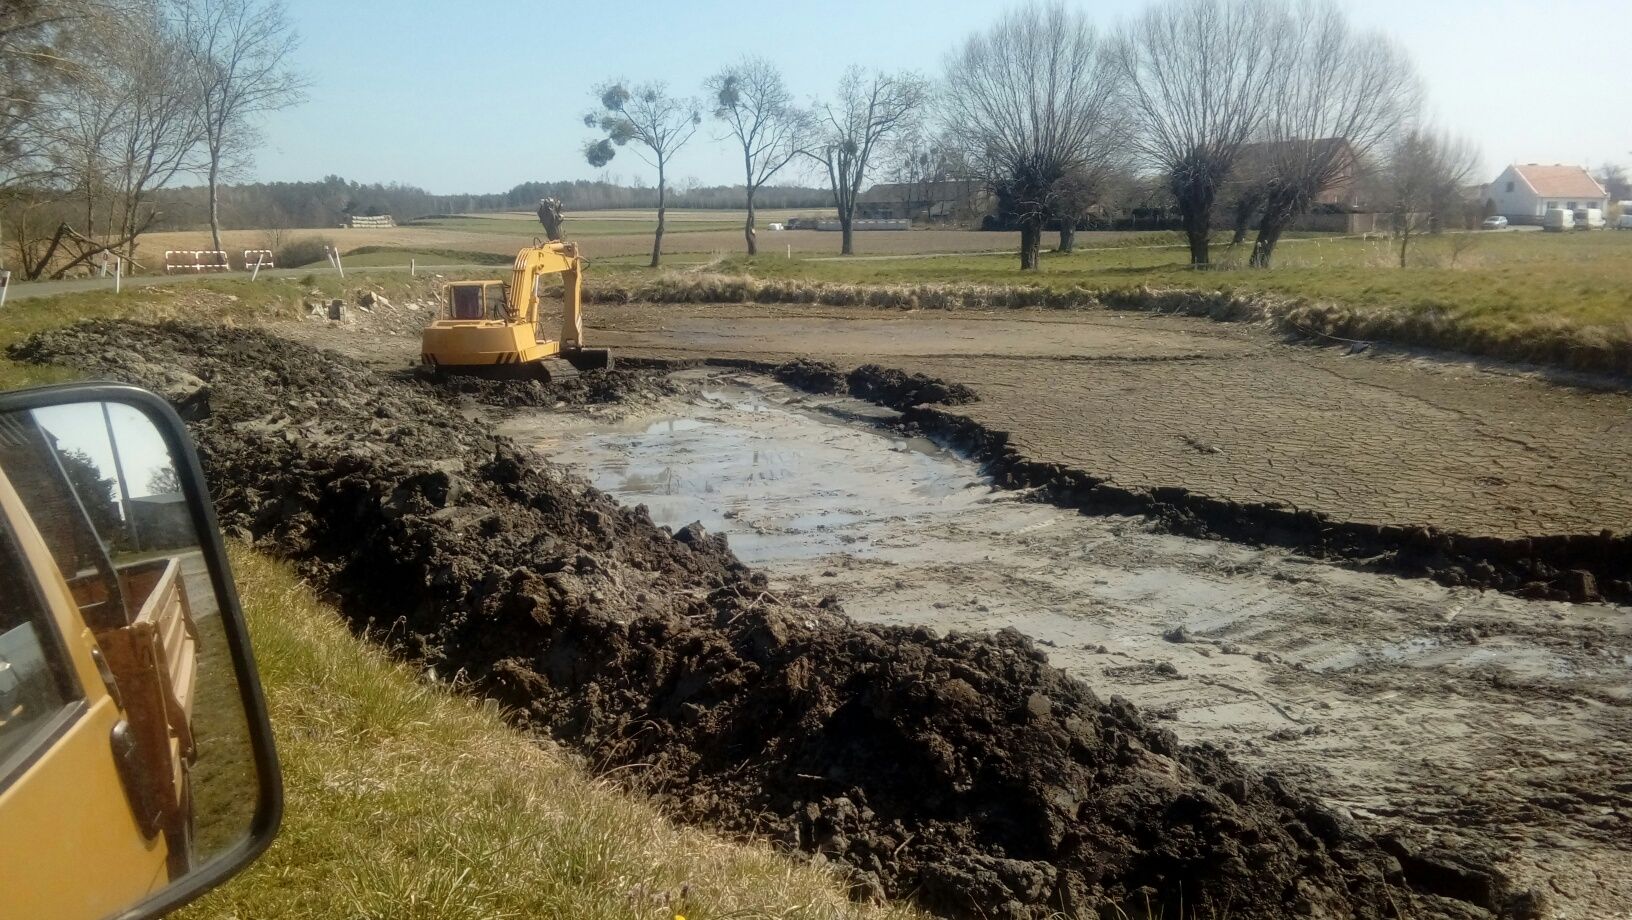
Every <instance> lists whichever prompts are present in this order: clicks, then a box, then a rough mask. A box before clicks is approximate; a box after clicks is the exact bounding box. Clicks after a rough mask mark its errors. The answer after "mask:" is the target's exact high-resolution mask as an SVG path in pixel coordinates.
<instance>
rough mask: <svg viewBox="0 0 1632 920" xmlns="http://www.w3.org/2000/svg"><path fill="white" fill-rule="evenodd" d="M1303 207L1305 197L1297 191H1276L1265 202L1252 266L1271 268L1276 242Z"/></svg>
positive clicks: (1253, 249)
mask: <svg viewBox="0 0 1632 920" xmlns="http://www.w3.org/2000/svg"><path fill="white" fill-rule="evenodd" d="M1302 209H1303V199H1302V196H1300V195H1299V194H1298V193H1297V192H1296V191H1285V192H1274V193H1271V194H1270V196H1269V198H1268V199H1267V200H1266V201H1265V203H1264V217H1263V220H1261V221H1260V222H1259V224H1258V239H1257V240H1255V241H1254V242H1253V244H1252V267H1253V268H1269V266H1270V262H1271V260H1272V259H1273V258H1274V256H1275V244H1277V243H1279V242H1280V241H1281V234H1282V233H1285V232H1286V228H1287V227H1288V226H1289V225H1290V224H1291V223H1292V220H1293V218H1295V217H1297V216H1298V212H1299V211H1301V210H1302Z"/></svg>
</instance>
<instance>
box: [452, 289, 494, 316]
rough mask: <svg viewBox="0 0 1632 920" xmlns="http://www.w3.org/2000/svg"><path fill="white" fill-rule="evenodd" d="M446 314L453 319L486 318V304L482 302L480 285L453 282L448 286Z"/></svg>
mask: <svg viewBox="0 0 1632 920" xmlns="http://www.w3.org/2000/svg"><path fill="white" fill-rule="evenodd" d="M448 315H449V316H451V317H452V318H454V319H486V318H487V309H486V304H484V303H482V286H481V285H479V284H455V285H451V286H450V287H449V288H448Z"/></svg>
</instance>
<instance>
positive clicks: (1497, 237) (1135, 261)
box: [715, 232, 1632, 325]
mask: <svg viewBox="0 0 1632 920" xmlns="http://www.w3.org/2000/svg"><path fill="white" fill-rule="evenodd" d="M1452 245H1453V243H1452V240H1451V238H1450V237H1448V236H1447V237H1431V238H1427V239H1424V240H1423V242H1422V243H1421V244H1420V245H1417V246H1414V247H1413V250H1412V259H1413V263H1414V264H1412V265H1411V267H1408V268H1404V269H1402V268H1400V267H1399V266H1398V261H1397V260H1398V250H1397V249H1396V248H1395V247H1394V244H1393V243H1392V242H1391V241H1387V240H1381V241H1371V240H1360V239H1337V240H1333V239H1325V240H1322V239H1318V238H1316V239H1302V240H1289V241H1286V242H1285V243H1283V244H1282V246H1281V247H1280V250H1279V252H1278V255H1277V259H1276V265H1275V267H1274V268H1272V269H1270V270H1268V271H1260V270H1255V269H1251V268H1247V267H1245V266H1244V261H1245V258H1246V255H1247V253H1246V251H1245V247H1242V248H1241V249H1238V250H1235V251H1231V250H1230V249H1229V248H1228V247H1227V246H1226V247H1221V248H1220V249H1218V250H1217V251H1216V254H1215V259H1216V260H1217V261H1218V263H1219V265H1218V267H1215V268H1214V269H1213V270H1211V271H1206V272H1197V271H1193V270H1191V269H1190V268H1189V266H1188V265H1187V264H1186V262H1187V255H1186V253H1185V251H1184V250H1181V249H1176V248H1175V249H1139V248H1133V247H1131V246H1123V247H1118V248H1114V249H1109V250H1100V251H1092V252H1079V253H1073V254H1061V253H1046V254H1045V255H1044V257H1043V267H1042V271H1040V272H1033V273H1023V272H1021V271H1020V270H1019V269H1018V267H1017V259H1016V258H1015V257H1014V256H994V255H969V256H945V257H937V258H928V259H924V258H920V259H889V260H867V261H861V260H854V261H843V260H840V261H816V260H793V261H789V260H787V259H774V258H763V257H762V258H759V259H755V260H750V259H747V258H741V257H739V258H734V259H728V260H725V261H723V262H722V263H719V264H718V265H717V266H716V267H715V270H717V271H720V272H723V273H731V272H734V271H740V272H742V273H745V274H749V275H753V276H755V277H761V278H791V279H800V280H811V281H835V282H842V283H852V284H933V283H950V282H956V283H981V284H1028V285H1045V286H1048V287H1056V288H1067V287H1088V288H1117V287H1135V286H1140V285H1152V286H1169V287H1205V288H1217V289H1223V290H1227V291H1235V292H1254V293H1272V294H1282V295H1287V296H1292V297H1298V298H1305V299H1310V300H1328V301H1333V302H1336V303H1340V304H1344V305H1346V306H1353V307H1363V308H1372V309H1384V310H1405V311H1426V310H1441V311H1451V312H1454V313H1456V314H1457V315H1458V316H1460V317H1463V318H1465V319H1467V320H1469V321H1475V320H1476V321H1479V322H1486V323H1495V324H1525V323H1532V322H1537V321H1545V322H1553V321H1557V320H1563V321H1567V322H1571V323H1576V324H1582V325H1595V324H1619V323H1624V322H1626V321H1628V320H1629V319H1632V233H1612V232H1596V233H1583V234H1574V235H1559V234H1540V233H1500V234H1487V235H1484V236H1479V237H1475V238H1474V241H1473V243H1472V245H1471V247H1470V248H1468V249H1467V250H1466V251H1464V252H1463V253H1461V254H1460V255H1456V256H1455V262H1454V264H1453V263H1452V258H1453V253H1452V251H1451V250H1452Z"/></svg>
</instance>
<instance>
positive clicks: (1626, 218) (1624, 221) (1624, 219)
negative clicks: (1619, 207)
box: [1615, 212, 1632, 230]
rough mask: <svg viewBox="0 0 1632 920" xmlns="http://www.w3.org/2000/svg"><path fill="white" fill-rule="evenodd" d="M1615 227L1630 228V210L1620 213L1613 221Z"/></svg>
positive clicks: (1619, 228) (1631, 218) (1631, 214)
mask: <svg viewBox="0 0 1632 920" xmlns="http://www.w3.org/2000/svg"><path fill="white" fill-rule="evenodd" d="M1615 229H1616V230H1632V212H1628V213H1626V214H1622V215H1621V216H1620V218H1619V219H1617V220H1616V221H1615Z"/></svg>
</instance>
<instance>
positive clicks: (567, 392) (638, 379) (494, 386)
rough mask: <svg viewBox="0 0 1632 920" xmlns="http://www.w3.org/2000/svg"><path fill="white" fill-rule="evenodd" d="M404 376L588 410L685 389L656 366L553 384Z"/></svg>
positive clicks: (467, 394)
mask: <svg viewBox="0 0 1632 920" xmlns="http://www.w3.org/2000/svg"><path fill="white" fill-rule="evenodd" d="M402 376H403V379H406V380H409V381H411V382H413V383H417V384H419V385H421V386H424V387H426V388H428V389H430V390H432V391H433V392H435V393H436V394H437V395H438V396H440V397H441V398H443V399H449V400H455V401H467V402H470V403H475V404H478V405H483V406H492V407H495V408H501V409H520V408H531V409H583V408H588V407H595V406H609V405H615V406H618V407H619V409H620V411H625V412H626V411H632V410H634V409H638V408H640V407H643V406H651V405H654V404H656V403H657V402H659V401H661V400H663V399H665V398H667V397H671V396H676V395H679V393H680V392H681V388H680V387H679V386H677V385H676V384H675V383H674V382H673V381H672V380H670V379H669V377H668V375H666V374H664V373H661V372H658V371H653V370H623V369H617V368H614V369H611V370H594V371H586V372H584V373H582V374H579V375H578V376H577V377H569V378H566V379H563V380H551V381H549V382H547V383H546V382H542V381H538V380H488V379H484V378H480V377H458V376H452V375H448V376H442V377H431V376H427V375H424V374H420V373H411V374H404V375H402Z"/></svg>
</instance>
